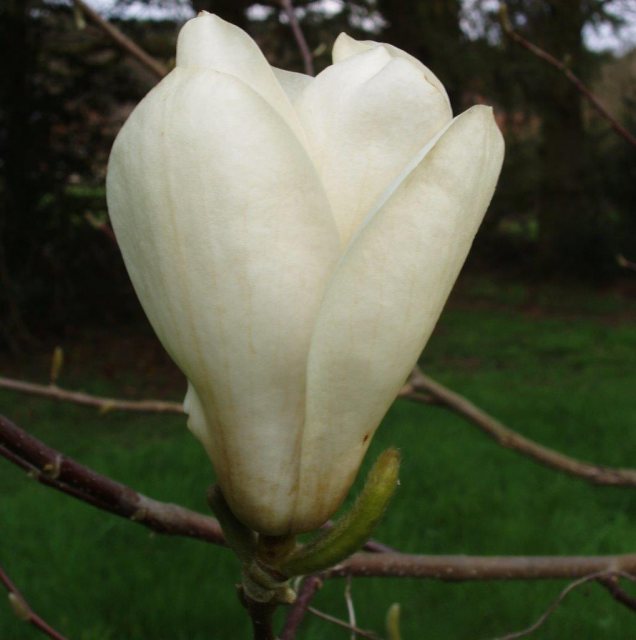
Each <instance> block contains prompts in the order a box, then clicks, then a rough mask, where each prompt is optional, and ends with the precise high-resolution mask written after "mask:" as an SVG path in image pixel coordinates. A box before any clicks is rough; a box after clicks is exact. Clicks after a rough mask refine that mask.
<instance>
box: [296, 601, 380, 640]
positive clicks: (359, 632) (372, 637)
mask: <svg viewBox="0 0 636 640" xmlns="http://www.w3.org/2000/svg"><path fill="white" fill-rule="evenodd" d="M307 611H309V613H311V614H312V615H314V616H316V617H317V618H321V619H322V620H326V621H327V622H331V623H332V624H335V625H336V626H338V627H342V628H343V629H347V630H349V631H351V633H353V634H355V635H356V636H359V637H360V638H369V640H381V638H380V636H378V635H376V634H375V633H373V632H372V631H366V630H365V629H360V627H356V626H354V625H352V624H349V623H348V622H345V621H344V620H340V618H336V617H335V616H331V615H329V614H328V613H325V612H324V611H320V609H316V608H314V607H308V609H307Z"/></svg>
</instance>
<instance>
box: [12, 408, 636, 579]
mask: <svg viewBox="0 0 636 640" xmlns="http://www.w3.org/2000/svg"><path fill="white" fill-rule="evenodd" d="M0 455H1V456H3V457H5V458H6V459H7V460H9V461H10V462H13V463H14V464H15V465H17V466H18V467H20V468H22V469H24V470H25V471H27V472H28V473H29V475H30V476H31V477H32V478H34V479H35V480H37V481H38V482H40V483H42V484H44V485H47V486H49V487H52V488H54V489H57V490H58V491H62V492H64V493H67V494H68V495H71V496H73V497H75V498H77V499H79V500H82V501H84V502H87V503H89V504H92V505H93V506H95V507H97V508H99V509H103V510H104V511H108V512H110V513H113V514H115V515H118V516H120V517H123V518H127V519H128V520H132V521H133V522H137V523H139V524H142V525H144V526H146V527H148V528H150V529H152V530H153V531H156V532H157V533H163V534H168V535H180V536H185V537H188V538H195V539H198V540H204V541H206V542H211V543H214V544H224V539H223V535H222V532H221V528H220V526H219V524H218V522H217V521H216V520H215V519H214V518H211V517H209V516H204V515H202V514H200V513H196V512H194V511H190V510H189V509H186V508H184V507H181V506H178V505H174V504H169V503H165V502H159V501H158V500H154V499H152V498H149V497H147V496H144V495H143V494H140V493H138V492H137V491H135V490H134V489H132V488H131V487H128V486H126V485H124V484H121V483H119V482H116V481H114V480H112V479H111V478H108V477H106V476H103V475H101V474H99V473H97V472H95V471H93V470H92V469H89V468H88V467H84V466H82V465H80V464H79V463H77V462H75V461H74V460H72V459H70V458H68V457H66V456H64V455H62V454H61V453H59V452H58V451H56V450H55V449H52V448H51V447H49V446H47V445H46V444H44V443H43V442H41V441H40V440H38V439H37V438H34V437H33V436H31V435H29V434H27V433H26V432H25V431H23V430H22V429H20V428H19V427H17V426H16V425H15V424H13V423H12V422H11V421H10V420H8V419H7V418H5V417H2V416H0ZM617 572H622V573H624V574H625V575H630V576H632V575H636V553H633V554H622V555H606V556H465V555H444V556H435V555H411V554H404V553H399V552H386V553H382V552H380V553H370V552H363V553H357V554H354V555H353V556H351V558H349V559H348V560H345V561H344V562H342V563H340V564H339V565H337V566H335V567H333V568H332V569H330V570H329V571H326V572H325V573H323V574H322V575H321V576H320V577H321V578H322V579H328V578H337V577H346V576H354V577H400V578H432V579H437V580H444V581H467V580H537V579H563V578H572V579H573V578H581V577H584V576H588V575H590V574H592V573H613V574H616V573H617Z"/></svg>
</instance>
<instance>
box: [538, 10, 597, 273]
mask: <svg viewBox="0 0 636 640" xmlns="http://www.w3.org/2000/svg"><path fill="white" fill-rule="evenodd" d="M584 1H585V0H552V1H550V2H547V3H546V11H545V12H543V14H542V18H541V19H542V21H543V24H542V25H537V27H540V31H539V30H537V32H538V33H541V34H542V36H543V38H542V42H541V44H542V46H544V47H545V49H546V50H547V51H549V52H551V53H552V54H553V55H554V56H555V57H556V58H558V59H560V60H566V61H567V62H568V65H569V67H570V68H571V69H572V71H573V72H574V73H575V74H577V75H578V76H579V77H581V76H583V77H584V76H585V75H586V74H585V64H584V48H583V38H582V30H583V26H584V24H585V15H584V6H583V5H584ZM543 80H544V82H543V87H541V88H539V89H540V96H539V98H540V107H541V110H540V115H541V119H542V144H541V156H540V159H541V161H542V179H541V183H542V187H541V193H540V194H539V198H540V202H539V260H540V266H541V267H542V270H543V272H544V273H546V274H548V275H560V274H563V273H567V274H569V275H577V274H582V275H588V276H589V275H594V271H595V270H596V269H601V268H602V262H603V257H604V256H603V254H604V252H605V251H606V248H607V247H606V245H605V243H604V234H603V232H602V228H601V224H600V216H599V213H598V211H597V210H596V208H595V206H594V202H593V200H594V198H593V197H590V191H593V187H592V188H591V181H590V180H589V173H590V169H591V167H590V165H589V162H588V160H587V157H586V140H585V127H584V123H583V113H582V97H581V95H580V94H579V92H578V91H577V90H576V89H575V88H574V86H573V85H572V83H570V82H569V81H568V80H567V79H566V78H565V76H564V75H563V74H561V73H559V72H558V71H557V70H555V69H551V68H549V67H547V66H546V68H545V73H544V75H543Z"/></svg>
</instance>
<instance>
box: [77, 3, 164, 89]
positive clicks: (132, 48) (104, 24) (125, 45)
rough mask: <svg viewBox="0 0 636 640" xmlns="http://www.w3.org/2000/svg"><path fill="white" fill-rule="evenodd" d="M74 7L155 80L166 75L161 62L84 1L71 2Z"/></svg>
mask: <svg viewBox="0 0 636 640" xmlns="http://www.w3.org/2000/svg"><path fill="white" fill-rule="evenodd" d="M73 2H74V4H75V6H76V7H78V8H79V9H80V10H81V11H82V13H83V14H84V15H85V16H86V17H87V18H88V19H89V20H90V21H91V22H93V23H94V24H95V25H96V26H97V27H99V29H101V30H102V31H103V32H104V33H105V34H106V35H107V36H108V37H109V38H110V39H111V40H112V41H113V42H114V43H115V44H116V45H117V46H118V47H119V48H120V49H123V50H124V51H126V53H128V54H129V55H131V56H132V57H133V58H135V60H137V61H138V62H140V63H141V64H142V65H143V66H144V67H146V69H148V70H150V71H151V72H152V73H153V74H154V75H155V76H156V77H157V78H159V79H161V78H163V77H164V76H166V75H167V74H168V69H167V67H165V66H164V65H163V64H161V62H159V61H158V60H155V58H153V57H152V56H151V55H150V54H148V53H146V52H145V51H144V50H143V49H142V48H141V47H140V46H139V45H138V44H135V43H134V42H133V41H132V40H131V39H130V38H129V37H128V36H126V35H125V34H124V33H122V32H121V31H120V30H119V29H118V28H117V27H116V26H115V25H113V24H112V23H110V22H108V20H105V19H104V18H102V17H101V16H100V15H99V13H97V11H95V10H94V9H92V8H91V7H89V6H88V5H87V4H86V3H85V2H84V0H73Z"/></svg>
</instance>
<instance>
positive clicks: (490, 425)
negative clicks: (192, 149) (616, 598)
mask: <svg viewBox="0 0 636 640" xmlns="http://www.w3.org/2000/svg"><path fill="white" fill-rule="evenodd" d="M0 388H4V389H9V390H11V391H17V392H19V393H26V394H29V395H36V396H40V397H44V398H50V399H53V400H59V401H62V402H72V403H74V404H79V405H82V406H87V407H95V408H96V409H99V410H100V411H104V412H107V411H138V412H145V413H171V414H182V413H183V405H182V404H180V403H178V402H166V401H162V400H122V399H118V398H107V397H102V396H95V395H91V394H88V393H83V392H81V391H71V390H68V389H62V388H60V387H58V386H55V385H50V384H49V385H43V384H35V383H33V382H27V381H24V380H15V379H13V378H6V377H1V376H0ZM400 397H401V398H404V399H407V400H412V401H413V402H419V403H422V404H428V405H436V406H443V407H445V408H447V409H450V410H451V411H454V412H455V413H458V414H459V415H461V416H463V417H464V418H466V419H467V420H468V421H469V422H472V423H473V424H475V425H477V426H478V427H479V428H480V429H481V430H482V431H483V432H484V433H485V434H486V435H488V436H489V437H491V438H493V439H494V440H495V441H496V442H497V443H498V444H500V445H501V446H503V447H506V448H508V449H512V450H514V451H516V452H517V453H520V454H522V455H525V456H528V457H529V458H531V459H533V460H535V461H537V462H539V463H541V464H543V465H545V466H547V467H550V468H552V469H556V470H558V471H562V472H564V473H568V474H570V475H573V476H577V477H579V478H583V479H585V480H587V481H589V482H592V483H593V484H598V485H608V486H624V487H634V486H636V471H635V470H632V469H616V468H612V467H606V466H601V465H596V464H593V463H589V462H584V461H581V460H577V459H576V458H572V457H571V456H567V455H564V454H562V453H559V452H558V451H555V450H554V449H550V448H549V447H545V446H543V445H541V444H538V443H537V442H534V441H533V440H530V439H529V438H526V437H524V436H522V435H520V434H519V433H517V432H516V431H513V430H512V429H510V428H509V427H507V426H505V425H504V424H503V423H501V422H500V421H499V420H497V419H496V418H494V417H493V416H491V415H489V414H488V413H486V412H485V411H484V410H483V409H480V408H479V407H477V406H476V405H475V404H473V403H472V402H470V401H469V400H468V399H467V398H464V397H463V396H461V395H460V394H458V393H456V392H454V391H451V390H450V389H448V388H447V387H445V386H444V385H442V384H440V383H439V382H436V381H435V380H433V379H432V378H430V377H428V376H426V375H424V374H423V373H422V372H421V371H420V370H419V369H417V368H416V369H415V370H414V371H413V375H412V377H411V380H410V381H409V383H408V384H406V385H405V386H404V388H403V389H402V391H401V392H400ZM365 549H367V550H368V551H371V550H375V551H388V550H390V548H389V547H386V545H382V544H381V543H378V542H374V541H370V542H369V543H367V545H366V546H365Z"/></svg>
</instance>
